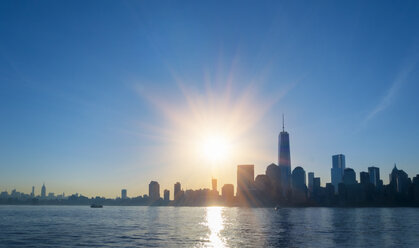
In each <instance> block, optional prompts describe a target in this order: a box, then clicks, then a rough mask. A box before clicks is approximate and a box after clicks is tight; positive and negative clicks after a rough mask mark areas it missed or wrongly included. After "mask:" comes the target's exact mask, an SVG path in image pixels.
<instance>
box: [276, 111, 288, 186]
mask: <svg viewBox="0 0 419 248" xmlns="http://www.w3.org/2000/svg"><path fill="white" fill-rule="evenodd" d="M278 166H279V170H280V177H281V180H280V182H281V188H282V189H283V192H285V191H287V189H288V188H289V186H290V181H291V180H290V179H291V153H290V137H289V134H288V132H285V124H284V115H282V132H280V133H279V136H278Z"/></svg>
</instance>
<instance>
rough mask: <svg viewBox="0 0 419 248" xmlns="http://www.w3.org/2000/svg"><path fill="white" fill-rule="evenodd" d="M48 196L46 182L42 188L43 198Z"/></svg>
mask: <svg viewBox="0 0 419 248" xmlns="http://www.w3.org/2000/svg"><path fill="white" fill-rule="evenodd" d="M45 197H47V188H46V187H45V183H44V184H42V188H41V198H45Z"/></svg>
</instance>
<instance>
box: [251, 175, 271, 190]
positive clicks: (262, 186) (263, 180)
mask: <svg viewBox="0 0 419 248" xmlns="http://www.w3.org/2000/svg"><path fill="white" fill-rule="evenodd" d="M255 189H257V190H258V191H259V193H263V194H266V193H268V192H270V190H271V189H272V184H271V180H270V179H269V177H268V176H267V175H257V176H256V178H255Z"/></svg>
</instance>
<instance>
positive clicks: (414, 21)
mask: <svg viewBox="0 0 419 248" xmlns="http://www.w3.org/2000/svg"><path fill="white" fill-rule="evenodd" d="M418 13H419V3H418V2H415V1H407V2H403V3H398V2H392V1H380V2H378V1H377V2H372V1H369V2H365V1H352V2H334V1H324V2H320V3H319V2H315V3H314V2H313V3H309V2H304V3H303V2H298V1H287V2H286V1H281V2H277V1H262V2H260V1H230V2H224V1H182V2H180V1H149V2H146V1H100V2H95V1H89V2H85V1H71V2H61V1H58V2H57V1H42V2H31V1H23V2H15V1H2V2H1V3H0V37H1V39H0V116H1V121H0V171H1V172H0V191H3V190H8V191H9V192H10V190H12V189H14V188H16V189H17V190H18V191H23V192H30V190H31V187H32V186H35V187H36V193H37V194H39V191H40V188H41V186H42V183H43V182H45V184H46V186H47V191H48V192H55V193H61V192H65V193H66V194H71V193H75V192H78V193H82V194H84V195H87V196H96V195H101V196H106V197H115V196H117V195H119V194H120V190H121V189H122V188H125V189H127V190H128V196H130V197H132V196H137V195H140V194H141V195H142V194H146V193H147V192H148V183H149V182H150V181H151V180H156V181H158V182H159V183H160V189H161V191H163V189H169V190H170V191H171V196H172V194H173V184H174V183H175V182H178V181H179V182H181V184H182V187H183V188H184V189H190V188H192V189H197V188H209V187H210V180H211V177H214V178H217V179H218V185H219V189H220V187H221V186H222V185H223V184H225V183H233V184H235V183H236V166H237V165H238V164H255V174H261V173H264V172H265V169H266V166H267V165H269V164H270V163H276V162H277V142H278V133H279V132H280V131H281V129H282V120H281V118H282V113H284V114H285V129H286V131H288V132H289V134H290V145H291V161H292V162H291V163H292V164H291V167H292V168H295V167H296V166H302V167H303V168H304V169H305V171H306V172H310V171H313V172H315V174H316V176H320V177H321V180H322V185H324V184H325V183H326V182H330V168H331V164H332V161H331V156H332V155H333V154H338V153H343V154H345V156H346V166H347V167H350V168H353V169H354V170H355V171H356V173H357V178H358V180H359V172H360V171H365V170H366V169H367V167H369V166H378V167H380V169H381V178H382V179H383V180H384V182H385V183H387V182H388V174H389V173H390V171H391V169H392V168H393V164H394V163H397V167H398V168H399V169H403V170H404V171H406V172H407V173H408V174H409V177H412V176H414V175H416V174H419V166H418V165H419V157H418V154H417V152H416V150H417V147H419V129H418V123H419V114H418V109H417V106H419V99H418V97H417V92H419V82H418V78H419V77H418V76H419V67H418V65H419V64H418V62H419V61H418V59H419V45H418V44H419V29H418V28H417V27H418V26H419V15H418Z"/></svg>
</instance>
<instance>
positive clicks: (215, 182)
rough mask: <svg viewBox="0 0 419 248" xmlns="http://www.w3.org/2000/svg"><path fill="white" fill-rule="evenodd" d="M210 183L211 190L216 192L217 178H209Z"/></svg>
mask: <svg viewBox="0 0 419 248" xmlns="http://www.w3.org/2000/svg"><path fill="white" fill-rule="evenodd" d="M211 184H212V190H213V191H214V192H216V191H217V179H215V178H213V179H211Z"/></svg>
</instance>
